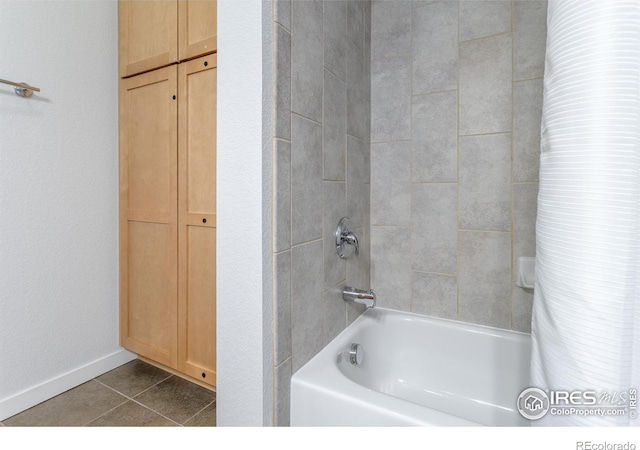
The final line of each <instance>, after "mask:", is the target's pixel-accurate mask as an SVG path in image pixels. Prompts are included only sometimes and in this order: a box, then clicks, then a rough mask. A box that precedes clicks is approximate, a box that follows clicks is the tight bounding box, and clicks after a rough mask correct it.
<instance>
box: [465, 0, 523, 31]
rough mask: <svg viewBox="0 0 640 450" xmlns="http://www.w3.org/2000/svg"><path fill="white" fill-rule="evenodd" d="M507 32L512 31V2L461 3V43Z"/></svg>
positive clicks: (507, 0)
mask: <svg viewBox="0 0 640 450" xmlns="http://www.w3.org/2000/svg"><path fill="white" fill-rule="evenodd" d="M507 31H511V0H498V1H477V0H475V1H461V2H460V41H468V40H470V39H478V38H482V37H487V36H492V35H494V34H500V33H506V32H507Z"/></svg>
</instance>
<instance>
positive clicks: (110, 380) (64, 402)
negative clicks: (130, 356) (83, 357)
mask: <svg viewBox="0 0 640 450" xmlns="http://www.w3.org/2000/svg"><path fill="white" fill-rule="evenodd" d="M1 425H5V426H8V427H11V426H41V427H51V426H91V427H100V426H103V427H104V426H106V427H171V426H185V427H190V426H194V427H198V426H200V427H202V426H205V427H207V426H215V425H216V394H215V392H212V391H210V390H208V389H205V388H203V387H200V386H198V385H196V384H193V383H190V382H188V381H186V380H184V379H182V378H180V377H176V376H175V375H171V374H170V373H167V372H165V371H163V370H160V369H158V368H157V367H154V366H152V365H150V364H147V363H145V362H142V361H140V360H137V359H136V360H134V361H131V362H130V363H127V364H125V365H123V366H120V367H118V368H117V369H114V370H112V371H111V372H107V373H105V374H104V375H101V376H99V377H97V378H94V379H93V380H91V381H88V382H87V383H84V384H81V385H80V386H78V387H75V388H73V389H71V390H69V391H67V392H64V393H62V394H60V395H58V396H56V397H54V398H52V399H50V400H47V401H46V402H43V403H40V404H39V405H36V406H34V407H33V408H30V409H28V410H26V411H23V412H21V413H19V414H16V415H15V416H13V417H10V418H8V419H6V420H5V421H3V422H1Z"/></svg>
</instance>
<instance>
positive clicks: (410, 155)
mask: <svg viewBox="0 0 640 450" xmlns="http://www.w3.org/2000/svg"><path fill="white" fill-rule="evenodd" d="M409 15H410V17H411V22H410V23H409V36H410V38H409V39H410V44H409V45H410V52H409V54H410V55H411V59H410V62H409V65H410V68H409V73H410V75H411V83H410V85H409V86H410V92H409V137H410V142H411V144H410V148H409V158H410V159H409V225H410V227H409V258H410V261H411V264H410V265H409V286H408V290H409V312H412V311H413V280H412V279H413V275H412V273H411V268H412V266H413V263H414V255H413V175H414V167H413V160H414V151H413V89H414V79H413V69H414V67H413V58H414V45H415V43H414V41H413V19H414V15H413V2H412V3H411V8H410V11H409Z"/></svg>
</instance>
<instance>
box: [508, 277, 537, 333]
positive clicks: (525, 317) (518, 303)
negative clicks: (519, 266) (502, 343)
mask: <svg viewBox="0 0 640 450" xmlns="http://www.w3.org/2000/svg"><path fill="white" fill-rule="evenodd" d="M532 310H533V289H522V288H519V287H514V288H513V323H512V328H513V329H514V330H516V331H520V332H522V333H531V312H532Z"/></svg>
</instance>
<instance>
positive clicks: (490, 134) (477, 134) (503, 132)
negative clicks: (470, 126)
mask: <svg viewBox="0 0 640 450" xmlns="http://www.w3.org/2000/svg"><path fill="white" fill-rule="evenodd" d="M512 114H513V113H512ZM510 133H513V132H512V131H494V132H491V133H474V134H461V135H459V136H460V137H474V136H495V135H496V134H510Z"/></svg>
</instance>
